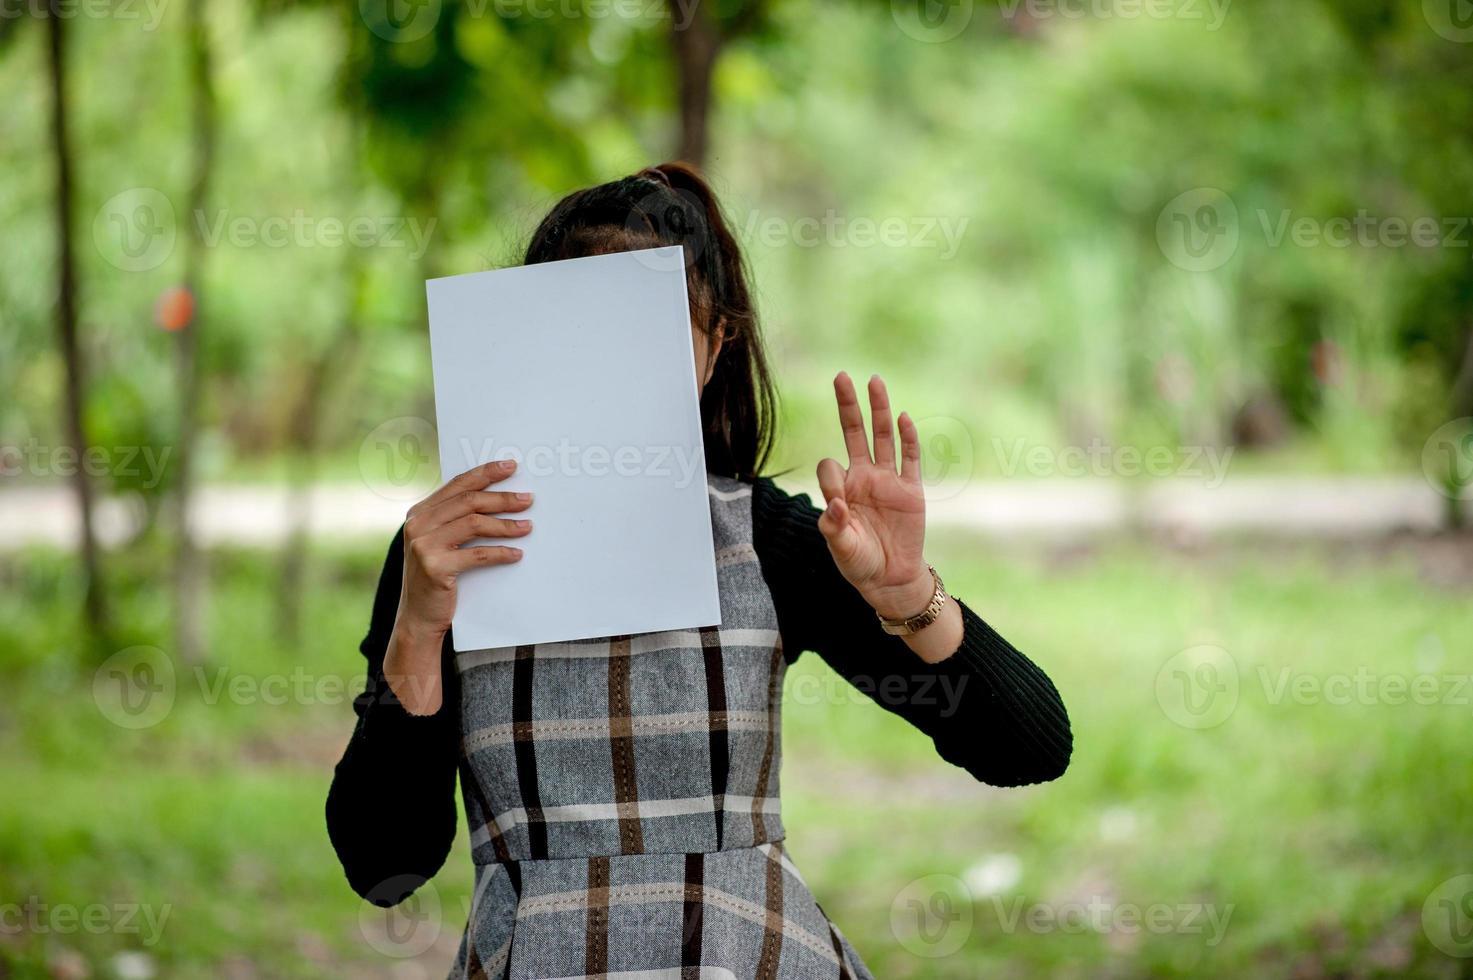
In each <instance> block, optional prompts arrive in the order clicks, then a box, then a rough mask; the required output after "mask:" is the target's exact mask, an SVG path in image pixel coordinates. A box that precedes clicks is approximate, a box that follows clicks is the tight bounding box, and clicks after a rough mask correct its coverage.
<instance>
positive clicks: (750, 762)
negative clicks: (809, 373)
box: [452, 477, 871, 980]
mask: <svg viewBox="0 0 1473 980" xmlns="http://www.w3.org/2000/svg"><path fill="white" fill-rule="evenodd" d="M751 494H752V489H751V487H750V486H749V485H746V484H743V483H739V482H737V481H735V480H729V479H724V478H718V477H710V478H708V498H709V500H710V503H711V523H712V531H713V533H714V535H715V544H716V565H717V573H718V582H719V586H720V593H721V621H722V625H721V626H720V627H710V628H706V629H699V630H678V631H673V632H667V633H649V634H642V635H637V636H620V637H611V638H606V639H598V640H578V641H573V642H569V643H546V644H537V645H535V646H523V647H512V648H503V649H493V650H478V651H473V652H468V653H461V654H458V655H457V657H456V669H457V671H458V673H459V677H460V689H461V699H460V713H461V716H460V724H461V729H460V731H461V736H462V746H461V747H462V753H463V755H462V759H461V764H460V765H461V780H460V782H461V789H462V793H463V795H464V798H465V811H466V817H467V821H468V825H469V827H470V831H471V846H472V855H473V858H474V861H475V871H476V874H475V891H474V894H473V897H472V903H471V909H470V918H469V922H468V923H467V925H466V932H465V936H464V938H463V939H462V941H461V947H460V954H459V957H458V959H457V962H456V966H455V972H454V973H453V974H452V975H453V976H455V977H471V978H479V977H486V978H502V977H505V978H508V980H529V978H537V980H550V978H573V977H580V978H591V977H598V978H610V980H613V978H626V980H635V978H639V980H659V978H669V980H688V978H697V977H704V978H724V980H750V978H757V980H776V978H802V980H810V978H844V980H848V978H854V980H861V978H869V977H870V976H871V975H870V973H869V971H868V970H867V969H866V968H865V966H864V964H863V963H862V962H861V961H860V959H859V957H858V955H856V954H855V952H854V951H853V950H852V949H851V948H850V946H849V943H848V942H847V941H846V940H845V939H844V937H843V936H842V935H841V934H840V933H839V931H838V929H837V928H835V927H834V926H833V924H832V923H830V922H829V921H828V919H827V917H826V916H825V915H824V913H823V911H822V910H821V909H820V908H819V907H818V904H817V903H816V902H815V901H814V898H813V896H812V894H810V892H809V891H808V887H807V886H806V885H805V884H804V883H803V879H802V878H801V877H800V876H799V874H798V871H797V869H796V868H794V866H793V865H792V863H791V862H790V861H789V860H788V856H787V854H786V852H785V850H784V848H783V844H782V840H783V826H782V819H781V816H780V814H779V807H778V769H779V761H780V755H781V748H780V737H779V735H780V728H779V711H780V708H781V698H782V685H783V672H784V669H785V667H786V660H785V658H784V656H783V650H782V645H781V643H780V641H779V638H778V630H777V617H776V614H775V612H774V611H773V605H772V597H771V595H770V594H769V592H768V590H767V585H766V583H765V582H764V580H763V578H762V572H761V570H760V568H759V567H758V564H757V554H756V552H755V551H754V550H753V548H752V499H751Z"/></svg>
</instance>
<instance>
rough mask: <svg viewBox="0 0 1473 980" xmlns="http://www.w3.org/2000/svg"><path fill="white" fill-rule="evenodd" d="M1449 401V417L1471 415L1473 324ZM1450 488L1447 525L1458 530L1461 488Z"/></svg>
mask: <svg viewBox="0 0 1473 980" xmlns="http://www.w3.org/2000/svg"><path fill="white" fill-rule="evenodd" d="M1451 401H1452V414H1451V416H1450V417H1451V418H1455V419H1461V418H1467V417H1469V416H1473V324H1470V325H1469V327H1468V337H1467V340H1466V342H1465V343H1464V344H1463V363H1462V365H1461V366H1460V367H1459V369H1458V375H1457V377H1456V378H1455V379H1454V380H1453V390H1452V399H1451ZM1453 465H1454V466H1457V463H1456V462H1454V464H1453ZM1452 489H1453V492H1452V493H1451V494H1450V495H1449V496H1448V498H1447V514H1446V517H1447V526H1448V527H1449V528H1452V529H1453V530H1458V529H1460V528H1462V527H1463V525H1464V524H1466V523H1467V518H1466V515H1465V514H1464V510H1463V507H1464V503H1463V495H1462V493H1461V492H1459V491H1460V490H1461V489H1462V488H1460V487H1454V488H1452Z"/></svg>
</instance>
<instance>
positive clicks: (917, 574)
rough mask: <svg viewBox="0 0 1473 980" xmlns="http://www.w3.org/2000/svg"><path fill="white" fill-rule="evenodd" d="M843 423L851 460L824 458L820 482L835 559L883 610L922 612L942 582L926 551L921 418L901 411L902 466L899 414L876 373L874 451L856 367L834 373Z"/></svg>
mask: <svg viewBox="0 0 1473 980" xmlns="http://www.w3.org/2000/svg"><path fill="white" fill-rule="evenodd" d="M834 395H835V397H836V398H837V399H838V402H839V423H840V425H841V426H842V427H843V430H844V445H845V447H846V448H847V449H848V451H849V466H848V468H847V469H846V468H844V467H843V466H840V465H839V463H838V461H837V460H833V459H825V460H823V461H822V462H820V463H819V464H818V485H819V487H820V488H821V489H822V490H823V497H824V500H825V501H826V502H827V504H828V506H827V509H826V510H825V511H824V512H823V516H822V517H821V518H820V519H819V522H818V528H819V530H820V531H822V532H823V536H824V539H825V540H826V541H827V542H828V545H829V551H830V553H832V554H833V556H834V563H835V564H836V565H838V567H839V571H840V572H842V573H843V575H844V578H845V579H847V580H848V581H849V584H850V585H852V586H854V587H855V588H856V589H858V590H859V593H860V595H862V596H864V598H865V601H867V602H868V603H869V604H870V605H871V606H872V607H873V608H874V609H875V611H876V612H878V613H879V614H880V615H882V616H884V617H886V618H888V619H904V618H907V617H910V616H914V615H916V614H918V613H920V612H922V611H923V610H924V609H925V608H926V605H927V604H928V603H929V602H930V601H931V596H932V595H933V594H934V592H935V583H934V582H933V581H932V579H931V573H930V571H929V570H928V569H927V568H926V560H925V558H924V557H923V552H924V546H925V540H926V496H925V492H924V489H923V488H922V486H921V443H920V436H919V435H918V434H917V432H916V427H915V422H913V421H912V420H911V418H910V416H909V415H907V414H906V413H904V412H901V413H900V419H899V430H900V471H899V472H898V473H897V472H896V468H895V465H896V460H895V430H896V427H897V426H896V422H895V420H894V419H893V418H892V417H891V414H890V396H889V394H888V393H887V392H886V391H885V382H883V381H881V380H880V377H879V375H875V376H874V377H872V378H870V381H869V405H870V417H871V421H872V424H873V426H874V454H873V456H871V454H870V441H869V439H868V438H867V437H866V435H865V431H864V417H863V415H862V414H861V413H860V410H859V398H858V396H857V395H856V394H855V391H854V382H853V381H851V380H850V379H849V375H848V374H845V373H843V372H840V374H839V375H838V377H836V378H834Z"/></svg>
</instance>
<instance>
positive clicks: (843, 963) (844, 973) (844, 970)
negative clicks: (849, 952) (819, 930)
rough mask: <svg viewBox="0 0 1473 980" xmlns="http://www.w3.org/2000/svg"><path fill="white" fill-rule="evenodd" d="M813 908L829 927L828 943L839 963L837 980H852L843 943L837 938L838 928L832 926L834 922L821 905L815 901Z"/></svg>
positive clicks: (852, 976) (852, 975)
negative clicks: (832, 946) (831, 945)
mask: <svg viewBox="0 0 1473 980" xmlns="http://www.w3.org/2000/svg"><path fill="white" fill-rule="evenodd" d="M813 907H814V908H816V909H818V914H819V915H821V916H823V920H824V921H825V922H827V923H828V925H829V942H831V943H833V944H834V956H835V958H837V959H838V961H839V980H854V974H853V973H850V972H849V961H848V960H847V959H845V958H844V942H843V940H841V939H840V938H839V928H838V927H837V926H835V925H834V921H833V920H832V919H830V918H829V914H828V913H827V912H825V911H824V910H823V906H822V905H819V904H818V902H816V901H815V902H814V903H813Z"/></svg>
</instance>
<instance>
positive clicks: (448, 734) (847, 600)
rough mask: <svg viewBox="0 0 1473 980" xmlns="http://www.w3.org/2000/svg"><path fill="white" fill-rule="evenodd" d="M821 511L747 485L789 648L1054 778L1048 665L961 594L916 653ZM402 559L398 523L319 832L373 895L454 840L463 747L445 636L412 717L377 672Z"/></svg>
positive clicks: (951, 739) (1003, 776)
mask: <svg viewBox="0 0 1473 980" xmlns="http://www.w3.org/2000/svg"><path fill="white" fill-rule="evenodd" d="M819 514H820V511H819V510H817V509H816V508H815V507H814V506H813V505H812V503H811V502H810V501H809V499H808V497H807V496H806V495H801V494H800V495H798V496H789V495H788V494H786V493H784V492H783V491H781V490H779V489H778V488H777V487H776V486H775V485H774V484H773V483H772V481H771V480H767V479H761V480H758V481H756V483H755V485H754V487H753V494H752V520H753V540H752V543H753V547H754V549H755V550H756V552H757V558H758V562H759V564H760V566H761V569H762V575H763V578H764V579H765V580H766V582H767V586H768V590H769V591H770V592H771V594H772V602H773V606H774V608H775V610H776V613H777V620H778V630H779V633H780V634H781V637H782V643H783V649H784V650H785V651H787V656H788V657H789V659H793V658H796V657H797V656H798V655H799V654H801V653H802V652H803V651H805V650H812V651H815V652H816V653H818V655H819V656H821V657H822V658H823V659H824V661H825V662H827V663H828V664H829V665H830V666H831V667H833V668H834V670H836V671H837V672H838V673H839V674H841V675H843V676H844V677H845V678H846V679H848V680H849V681H850V682H851V683H853V684H854V685H855V686H856V687H857V688H859V689H860V690H861V691H863V692H864V693H865V694H867V695H869V697H871V698H872V699H873V700H875V701H876V702H877V703H878V704H880V705H881V706H882V707H884V708H885V709H887V710H889V711H893V712H895V713H896V714H898V715H900V716H901V717H902V718H904V719H905V720H906V721H908V722H910V723H911V724H912V725H914V726H916V727H917V728H919V729H920V730H921V731H923V732H925V733H926V734H927V735H929V736H931V739H932V741H933V742H934V743H935V746H936V751H937V752H938V754H940V756H941V757H942V758H943V759H945V760H946V761H948V762H950V763H953V764H954V765H957V766H960V767H962V768H963V769H965V770H966V771H967V772H969V773H971V774H972V775H973V776H974V777H976V778H977V779H979V780H981V781H983V782H986V783H990V784H992V785H994V786H1023V785H1028V784H1031V783H1039V782H1045V781H1047V780H1051V779H1056V778H1057V777H1058V776H1060V775H1061V774H1062V773H1063V772H1064V770H1065V768H1067V766H1068V764H1069V757H1070V753H1071V751H1072V748H1073V737H1072V734H1071V732H1070V728H1069V717H1068V715H1067V714H1066V712H1065V710H1064V703H1063V701H1062V700H1061V699H1060V698H1059V694H1058V691H1057V690H1055V688H1054V685H1053V683H1052V682H1051V681H1050V680H1049V678H1048V676H1047V675H1046V674H1044V672H1043V671H1042V670H1040V669H1039V668H1038V667H1037V666H1036V665H1035V664H1034V663H1033V662H1032V661H1031V660H1029V659H1028V658H1027V657H1025V656H1024V655H1023V654H1021V653H1019V652H1018V651H1017V650H1016V649H1015V648H1014V647H1013V646H1012V645H1011V644H1010V643H1008V642H1007V641H1006V640H1005V639H1003V638H1002V637H1001V636H999V635H998V634H997V633H996V632H995V631H994V630H993V629H992V627H990V626H988V625H987V623H985V622H983V620H982V619H981V618H980V617H979V616H977V615H976V614H975V613H974V612H972V610H971V609H969V608H968V607H967V606H966V605H965V604H964V603H962V602H961V600H957V605H958V606H959V607H960V609H961V614H962V622H963V625H964V632H963V638H962V643H961V646H960V647H959V648H958V649H957V651H956V653H954V654H953V655H952V656H951V657H949V658H947V659H946V660H943V661H941V662H940V663H937V664H927V663H926V662H924V661H923V660H921V659H920V658H919V657H917V656H916V655H915V654H914V653H912V652H911V650H910V648H909V647H907V646H906V645H905V642H904V641H903V640H901V639H900V638H899V637H894V636H890V635H888V634H886V633H885V632H884V631H883V630H882V629H881V628H880V624H879V622H878V620H877V619H876V617H875V614H874V612H873V610H871V609H870V607H869V605H868V604H867V603H866V602H865V601H864V599H863V598H862V597H861V596H860V595H859V593H858V592H857V591H856V590H855V589H854V587H853V586H851V585H850V584H849V583H848V582H847V581H845V579H844V577H843V576H842V575H841V574H840V572H839V570H838V568H837V566H835V564H834V561H833V558H832V556H831V555H830V554H829V550H828V545H827V544H826V543H825V541H824V539H823V535H822V534H821V533H820V532H819V530H818V518H819ZM403 567H404V543H403V534H402V531H401V533H400V534H397V535H395V537H394V540H393V543H392V544H391V545H390V546H389V554H388V557H387V558H386V559H385V561H384V569H383V573H382V575H381V576H380V578H379V584H378V592H377V594H376V595H375V597H374V603H373V616H372V619H371V621H370V623H369V628H368V635H367V636H366V637H364V639H363V642H362V644H361V645H360V647H359V649H360V650H361V652H362V653H363V655H364V656H365V657H366V658H367V659H368V684H367V687H366V689H365V690H364V693H363V694H361V695H359V696H358V698H357V699H356V700H355V701H354V710H355V711H356V713H357V715H358V724H357V727H356V728H355V729H354V732H353V737H352V739H351V741H350V742H349V743H348V747H347V750H346V751H345V752H344V753H343V758H342V760H341V761H340V762H339V763H338V765H337V769H336V771H335V773H334V776H333V781H332V788H331V789H330V790H329V791H328V797H327V828H328V835H329V836H330V837H331V839H332V843H333V847H334V848H335V849H336V850H337V854H338V858H339V860H341V861H342V864H343V870H344V871H345V872H346V873H347V877H348V882H349V884H351V885H352V887H353V889H354V890H355V891H356V892H358V894H360V895H362V896H364V897H365V898H368V899H369V900H371V901H374V902H376V903H378V904H383V905H390V904H393V903H395V902H398V901H400V900H401V899H402V898H403V897H404V896H405V895H406V894H407V893H408V890H412V888H410V889H408V890H399V889H398V888H396V889H395V892H396V893H395V894H387V893H385V892H383V887H384V886H383V883H384V882H388V881H396V882H399V883H401V884H403V883H404V882H406V881H408V882H415V881H425V880H428V879H429V878H431V877H432V876H434V874H435V873H436V872H438V871H439V870H440V867H441V866H442V865H443V864H444V863H445V858H446V857H447V855H448V854H449V853H450V847H451V844H452V842H453V840H454V837H455V810H456V805H457V804H456V799H455V778H456V769H457V766H458V763H459V758H460V747H459V741H460V738H459V735H460V733H459V731H458V730H457V712H456V709H455V705H456V703H458V700H459V696H458V687H457V678H456V675H455V670H454V667H453V663H454V658H453V656H452V655H451V649H450V645H449V640H448V638H447V640H446V646H445V653H444V656H443V658H442V675H443V682H444V692H445V698H444V706H442V707H441V709H440V710H439V711H438V712H437V713H435V714H433V715H426V716H415V715H411V714H409V713H408V712H407V711H406V710H405V709H404V707H403V706H402V705H401V704H400V703H399V701H398V699H397V698H395V696H394V694H393V691H392V690H391V689H390V688H389V686H388V684H387V683H386V682H385V680H384V675H383V663H384V655H385V652H386V650H387V648H388V644H389V637H390V634H391V633H392V632H393V628H394V618H395V615H396V611H397V609H398V604H399V592H400V585H401V580H402V576H403ZM385 828H392V830H391V831H389V832H385Z"/></svg>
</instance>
